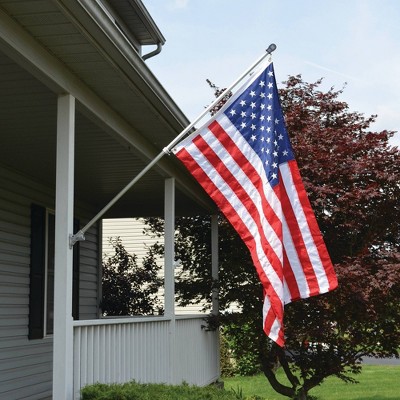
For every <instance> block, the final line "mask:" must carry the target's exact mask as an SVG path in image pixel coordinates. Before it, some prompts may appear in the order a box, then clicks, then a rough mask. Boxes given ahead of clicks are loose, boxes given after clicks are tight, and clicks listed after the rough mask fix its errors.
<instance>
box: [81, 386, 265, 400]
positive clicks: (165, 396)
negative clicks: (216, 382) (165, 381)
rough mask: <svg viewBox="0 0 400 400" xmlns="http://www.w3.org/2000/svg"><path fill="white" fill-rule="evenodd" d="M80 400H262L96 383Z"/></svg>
mask: <svg viewBox="0 0 400 400" xmlns="http://www.w3.org/2000/svg"><path fill="white" fill-rule="evenodd" d="M81 399H82V400H262V399H261V398H258V397H254V396H253V397H244V396H243V394H242V392H241V391H237V392H236V391H233V390H232V391H226V390H224V389H219V388H217V387H214V386H208V387H205V388H200V387H196V386H189V385H186V384H184V385H180V386H171V385H160V384H157V385H156V384H139V383H136V382H129V383H124V384H111V385H105V384H101V383H97V384H95V385H90V386H86V387H84V388H83V389H82V391H81Z"/></svg>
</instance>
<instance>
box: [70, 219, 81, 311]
mask: <svg viewBox="0 0 400 400" xmlns="http://www.w3.org/2000/svg"><path fill="white" fill-rule="evenodd" d="M78 231H79V220H78V219H76V218H75V219H74V233H76V232H78ZM79 247H80V246H79V242H76V243H75V244H74V250H73V251H74V253H73V281H72V317H73V319H79V269H80V268H79Z"/></svg>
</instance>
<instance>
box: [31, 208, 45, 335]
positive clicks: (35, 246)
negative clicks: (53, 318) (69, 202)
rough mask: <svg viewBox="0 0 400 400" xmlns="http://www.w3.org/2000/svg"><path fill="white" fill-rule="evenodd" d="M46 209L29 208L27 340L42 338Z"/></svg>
mask: <svg viewBox="0 0 400 400" xmlns="http://www.w3.org/2000/svg"><path fill="white" fill-rule="evenodd" d="M45 243H46V209H45V208H44V207H41V206H38V205H36V204H32V206H31V268H30V284H29V333H28V337H29V339H41V338H43V333H44V332H43V326H44V320H43V318H44V315H43V312H44V289H45V288H44V282H45V280H44V278H45V276H44V273H45V248H46V246H45Z"/></svg>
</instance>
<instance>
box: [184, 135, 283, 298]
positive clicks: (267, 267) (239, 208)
mask: <svg viewBox="0 0 400 400" xmlns="http://www.w3.org/2000/svg"><path fill="white" fill-rule="evenodd" d="M186 150H187V151H188V153H189V154H190V155H191V156H192V157H193V159H194V160H195V161H196V162H197V163H198V165H199V166H200V167H201V169H202V170H203V171H204V173H205V174H206V175H207V176H208V177H209V179H210V180H211V181H212V182H213V183H214V185H215V186H216V187H217V188H218V189H219V191H220V192H221V193H222V195H223V196H224V198H225V199H226V201H227V202H228V203H229V204H230V205H231V207H232V208H233V209H234V210H235V211H236V212H237V213H238V215H239V217H240V219H241V220H242V221H243V223H244V224H245V226H246V228H247V229H248V231H249V232H250V233H251V235H252V236H253V238H254V241H255V244H256V254H257V257H258V259H259V260H260V263H261V267H262V269H263V270H264V273H265V274H266V276H267V277H268V279H269V281H270V282H271V284H272V286H273V287H274V290H275V292H276V293H277V295H278V296H279V298H280V299H281V301H282V299H283V286H282V281H281V280H280V278H279V276H278V275H277V274H276V272H275V270H274V269H273V267H272V266H271V264H270V262H269V261H268V258H267V257H266V255H265V253H264V250H263V247H262V244H261V242H260V235H259V234H258V229H257V226H256V223H255V221H254V219H253V218H252V216H251V215H250V214H249V212H248V211H247V209H246V208H245V207H244V206H243V204H242V202H241V201H240V200H239V198H238V197H237V196H236V194H235V192H233V191H232V189H231V188H230V186H229V185H228V184H227V182H225V181H224V179H223V178H222V177H221V176H220V175H219V174H218V172H217V171H216V170H215V168H214V167H213V166H212V165H211V164H210V163H209V162H208V160H207V159H206V158H205V157H204V156H203V155H202V153H201V152H200V150H199V149H198V148H197V147H196V146H195V145H194V144H193V143H192V144H190V145H189V146H188V147H187V148H186Z"/></svg>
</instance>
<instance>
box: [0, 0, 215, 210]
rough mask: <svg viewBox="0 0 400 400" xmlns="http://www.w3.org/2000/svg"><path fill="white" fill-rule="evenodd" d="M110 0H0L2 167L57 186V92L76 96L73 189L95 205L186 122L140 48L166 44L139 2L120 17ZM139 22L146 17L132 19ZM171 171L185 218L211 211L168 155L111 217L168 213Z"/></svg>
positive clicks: (127, 0)
mask: <svg viewBox="0 0 400 400" xmlns="http://www.w3.org/2000/svg"><path fill="white" fill-rule="evenodd" d="M105 1H106V0H103V3H104V4H105ZM110 3H111V4H112V3H113V2H111V1H110ZM104 4H102V3H101V1H100V0H80V1H76V0H53V1H52V0H35V1H31V0H29V1H28V0H26V1H25V0H0V135H1V146H0V163H1V164H3V165H5V166H7V167H9V168H12V169H15V170H17V171H20V172H21V173H23V174H25V175H29V176H31V177H33V178H34V179H36V180H38V181H40V182H43V183H45V184H47V185H50V186H54V184H55V146H56V107H57V106H56V102H57V95H58V94H62V93H71V94H72V95H73V96H74V97H75V98H76V101H77V114H76V155H75V159H76V161H75V163H76V165H75V175H76V176H75V194H76V197H77V199H79V200H80V201H83V202H85V203H86V204H88V205H90V206H91V207H93V208H97V209H100V208H102V207H103V206H104V205H105V204H106V203H108V201H109V200H111V199H112V198H113V197H114V195H115V194H117V193H118V192H119V191H120V190H121V189H122V188H123V187H124V186H125V185H126V184H127V183H129V181H130V180H131V179H132V178H134V177H135V176H136V175H137V173H138V172H140V171H141V170H142V169H143V168H144V167H145V166H146V165H147V163H148V162H149V160H150V159H152V158H153V157H154V156H156V155H157V154H158V153H159V152H160V151H161V150H162V149H163V148H164V147H165V146H166V145H167V144H168V143H170V141H171V140H172V139H173V138H174V137H176V136H177V134H178V133H179V132H180V131H181V130H182V129H183V128H184V127H185V126H187V125H188V120H187V119H186V117H185V116H184V115H183V113H182V112H181V110H180V109H179V108H178V106H177V105H176V104H175V102H174V101H173V100H172V98H171V97H170V96H169V95H168V93H167V92H166V91H165V89H164V88H163V87H162V85H161V84H160V82H159V81H158V80H157V79H156V77H155V76H154V75H153V74H152V72H151V71H150V69H149V68H148V67H147V66H146V64H145V62H144V61H143V59H142V58H141V56H140V54H139V50H140V49H139V50H138V49H137V47H138V46H139V47H140V46H142V45H143V44H157V43H159V42H160V41H161V42H162V40H164V38H163V37H162V35H161V33H160V32H159V31H158V28H157V27H156V25H155V24H154V22H153V21H152V20H151V18H150V16H149V15H148V14H147V13H146V12H145V9H144V7H143V5H142V4H141V2H140V1H139V0H119V4H120V6H121V7H120V8H119V9H114V10H113V13H114V14H113V15H114V16H116V17H117V18H118V12H121V10H123V9H125V10H127V9H128V8H129V7H130V8H129V11H130V14H129V15H123V17H124V18H121V21H118V20H115V19H114V18H110V14H109V12H108V11H107V7H108V6H109V5H108V6H107V4H105V5H106V6H107V7H105V6H104ZM122 6H123V7H122ZM135 18H136V19H137V18H139V19H140V21H142V22H141V23H137V24H136V25H135V22H134V21H135ZM119 22H120V23H119ZM123 24H125V25H124V26H125V27H128V29H130V32H129V35H128V34H127V33H126V31H125V32H123V31H122V30H121V26H122V25H123ZM134 26H136V31H135V29H134V28H133V27H134ZM135 40H137V42H135ZM161 56H162V55H161ZM170 176H174V177H175V178H176V184H177V193H176V204H177V206H176V207H177V214H178V215H179V214H195V213H205V212H207V213H209V212H212V211H214V208H215V206H214V204H213V203H212V202H211V200H210V199H209V198H208V196H207V195H206V194H205V193H204V192H203V190H202V189H201V187H200V186H199V185H198V184H197V182H195V181H194V179H192V177H191V176H190V175H189V174H188V173H187V171H186V170H185V169H184V168H183V167H182V166H181V165H180V163H179V162H178V161H177V160H175V159H174V158H173V156H165V157H164V158H163V159H162V160H161V161H160V162H159V163H158V164H157V166H156V167H154V168H153V169H152V170H151V171H150V172H148V173H147V174H146V175H145V176H144V177H143V178H142V180H140V181H139V182H138V183H137V184H136V185H135V186H134V187H133V188H132V189H131V190H130V191H129V192H128V193H127V194H126V195H125V196H124V197H123V198H122V199H121V200H120V201H119V202H118V203H117V204H116V205H115V206H113V208H112V209H111V210H110V211H109V212H108V214H107V216H108V217H120V216H121V217H122V216H146V215H162V214H163V182H164V179H165V178H166V177H170Z"/></svg>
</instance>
